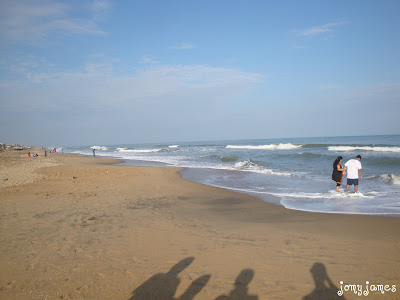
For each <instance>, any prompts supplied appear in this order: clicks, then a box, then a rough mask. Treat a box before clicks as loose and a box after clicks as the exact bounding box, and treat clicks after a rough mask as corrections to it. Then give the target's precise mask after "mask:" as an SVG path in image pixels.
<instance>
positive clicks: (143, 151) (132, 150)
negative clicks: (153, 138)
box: [115, 148, 162, 153]
mask: <svg viewBox="0 0 400 300" xmlns="http://www.w3.org/2000/svg"><path fill="white" fill-rule="evenodd" d="M161 150H162V149H127V148H117V149H116V150H115V151H118V152H131V153H150V152H159V151H161Z"/></svg>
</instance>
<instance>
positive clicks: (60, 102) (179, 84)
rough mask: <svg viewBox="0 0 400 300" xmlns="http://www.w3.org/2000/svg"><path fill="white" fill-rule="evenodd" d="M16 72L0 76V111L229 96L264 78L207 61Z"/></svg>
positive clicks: (91, 66) (92, 65)
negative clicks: (132, 68)
mask: <svg viewBox="0 0 400 300" xmlns="http://www.w3.org/2000/svg"><path fill="white" fill-rule="evenodd" d="M21 64H23V63H21ZM30 67H32V68H33V69H30ZM19 71H21V72H23V73H24V76H23V77H22V78H20V79H19V80H8V81H6V80H3V84H1V85H0V95H1V98H2V99H4V100H3V101H2V103H0V106H1V107H2V109H7V110H10V109H11V110H13V111H18V110H21V111H26V110H29V109H32V108H39V107H41V108H43V109H44V110H46V109H50V110H53V109H63V108H65V107H68V106H69V105H75V106H80V105H84V106H86V107H100V106H101V107H109V106H112V107H113V108H115V107H114V105H117V106H118V104H122V103H123V104H124V107H126V106H127V105H128V106H132V105H135V103H137V102H138V101H139V102H143V101H144V102H149V103H152V102H166V103H168V102H169V103H177V102H180V101H183V102H187V103H190V102H196V101H204V100H217V99H222V98H228V99H229V97H236V96H240V95H243V94H245V93H246V91H247V90H248V89H249V88H251V87H252V86H254V85H255V84H257V83H259V82H260V81H261V80H262V78H263V76H262V75H260V74H256V73H249V72H243V71H240V70H237V69H228V68H218V67H211V66H207V65H186V66H185V65H151V66H147V67H145V68H144V69H142V70H139V71H137V72H136V73H135V74H133V75H120V74H115V73H114V70H113V66H112V65H111V64H108V63H104V62H98V63H90V64H87V65H86V66H85V68H84V69H82V70H79V71H76V72H53V71H52V70H51V69H48V70H46V69H45V68H43V69H35V68H34V67H33V66H30V65H29V64H27V65H25V66H24V68H22V67H21V68H20V69H16V70H15V72H19ZM21 75H22V74H21ZM13 77H15V78H17V77H18V76H13Z"/></svg>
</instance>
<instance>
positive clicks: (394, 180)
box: [380, 174, 400, 185]
mask: <svg viewBox="0 0 400 300" xmlns="http://www.w3.org/2000/svg"><path fill="white" fill-rule="evenodd" d="M380 178H382V179H383V180H385V181H387V182H389V183H391V184H396V185H400V175H396V174H383V175H381V176H380Z"/></svg>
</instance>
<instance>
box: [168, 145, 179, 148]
mask: <svg viewBox="0 0 400 300" xmlns="http://www.w3.org/2000/svg"><path fill="white" fill-rule="evenodd" d="M178 147H179V145H171V146H168V148H178Z"/></svg>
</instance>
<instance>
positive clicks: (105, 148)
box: [90, 146, 108, 151]
mask: <svg viewBox="0 0 400 300" xmlns="http://www.w3.org/2000/svg"><path fill="white" fill-rule="evenodd" d="M90 149H95V150H103V151H107V150H108V148H107V147H105V146H92V147H90Z"/></svg>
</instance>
